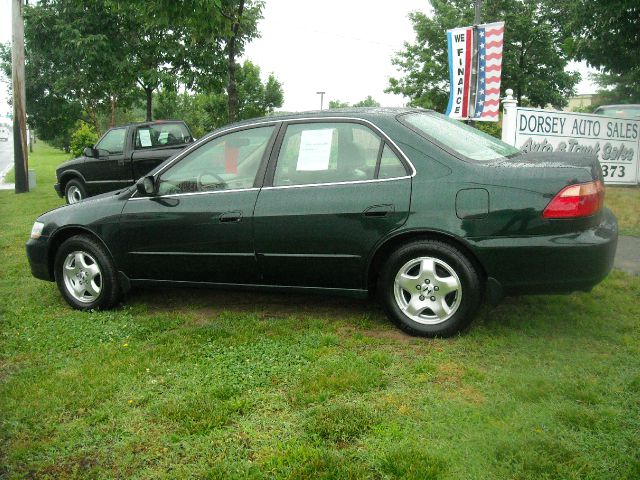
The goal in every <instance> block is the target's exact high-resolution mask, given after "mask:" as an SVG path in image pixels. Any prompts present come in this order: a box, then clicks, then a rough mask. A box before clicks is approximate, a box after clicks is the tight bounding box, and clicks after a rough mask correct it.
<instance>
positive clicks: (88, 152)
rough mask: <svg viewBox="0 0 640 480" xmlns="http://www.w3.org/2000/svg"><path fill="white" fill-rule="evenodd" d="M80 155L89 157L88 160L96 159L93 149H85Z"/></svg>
mask: <svg viewBox="0 0 640 480" xmlns="http://www.w3.org/2000/svg"><path fill="white" fill-rule="evenodd" d="M82 154H83V155H84V156H85V157H89V158H94V157H96V151H95V150H94V149H93V147H87V148H85V149H84V150H83V151H82Z"/></svg>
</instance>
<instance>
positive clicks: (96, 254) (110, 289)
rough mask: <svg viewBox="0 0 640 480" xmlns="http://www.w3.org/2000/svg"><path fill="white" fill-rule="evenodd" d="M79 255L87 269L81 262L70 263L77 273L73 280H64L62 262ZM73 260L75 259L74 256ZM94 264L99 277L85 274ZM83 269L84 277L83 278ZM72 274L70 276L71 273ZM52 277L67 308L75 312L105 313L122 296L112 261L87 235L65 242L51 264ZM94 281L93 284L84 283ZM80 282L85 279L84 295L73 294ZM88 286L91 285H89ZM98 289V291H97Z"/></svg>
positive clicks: (102, 247) (103, 249) (79, 287)
mask: <svg viewBox="0 0 640 480" xmlns="http://www.w3.org/2000/svg"><path fill="white" fill-rule="evenodd" d="M76 252H79V253H81V254H82V257H83V262H86V264H87V267H86V268H84V267H83V266H82V265H84V263H82V262H80V263H78V261H75V262H72V263H73V266H74V267H75V266H78V271H77V272H74V273H76V274H75V275H73V278H69V277H68V276H67V278H65V273H64V272H65V263H66V262H67V261H68V260H69V261H70V257H71V256H72V255H73V254H74V253H76ZM74 257H75V256H74ZM93 263H95V264H97V268H98V271H99V280H98V275H96V276H95V277H92V273H87V272H88V271H90V270H92V269H93V270H95V268H94V267H92V264H93ZM83 270H84V278H83V277H82V275H83ZM70 275H71V274H70ZM54 276H55V279H56V284H57V285H58V289H59V290H60V293H62V296H63V297H64V299H65V300H66V301H67V303H68V304H69V305H71V306H72V307H73V308H76V309H78V310H106V309H109V308H111V307H113V306H114V305H116V304H117V303H118V300H119V299H120V296H121V291H120V285H119V284H118V276H117V271H116V269H115V267H114V265H113V261H112V260H111V257H110V255H109V253H108V252H107V251H106V249H105V248H104V246H102V244H100V243H99V242H98V241H97V240H96V239H94V238H92V237H90V236H88V235H76V236H74V237H71V238H69V239H67V240H65V241H64V242H63V243H62V245H60V248H59V249H58V251H57V253H56V258H55V263H54ZM92 278H93V279H94V280H95V281H94V283H93V284H91V282H89V281H87V280H91V279H92ZM83 280H85V282H84V283H85V285H87V286H86V287H85V288H86V289H87V290H86V291H85V292H84V293H82V294H80V293H79V292H77V291H76V292H75V294H74V293H73V291H74V289H73V288H72V287H73V286H74V285H75V284H76V282H79V285H78V286H77V288H78V289H81V288H82V286H81V285H82V283H83ZM89 285H90V286H89ZM96 286H97V287H99V288H96ZM96 290H99V292H97V294H96V295H92V293H91V291H93V292H95V291H96Z"/></svg>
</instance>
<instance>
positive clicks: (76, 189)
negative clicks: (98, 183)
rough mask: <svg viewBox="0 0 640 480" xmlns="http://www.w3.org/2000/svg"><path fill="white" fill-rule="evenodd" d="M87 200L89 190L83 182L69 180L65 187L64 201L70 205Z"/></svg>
mask: <svg viewBox="0 0 640 480" xmlns="http://www.w3.org/2000/svg"><path fill="white" fill-rule="evenodd" d="M85 198H87V189H86V188H85V186H84V183H83V182H82V180H79V179H76V178H74V179H73V180H69V181H68V182H67V184H66V185H65V187H64V199H65V201H66V202H67V203H68V204H72V203H78V202H79V201H80V200H84V199H85Z"/></svg>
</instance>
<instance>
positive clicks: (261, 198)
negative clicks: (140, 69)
mask: <svg viewBox="0 0 640 480" xmlns="http://www.w3.org/2000/svg"><path fill="white" fill-rule="evenodd" d="M603 201H604V186H603V183H602V174H601V171H600V166H599V164H598V161H597V159H596V158H595V157H590V156H586V155H579V154H561V153H555V154H550V153H539V154H536V153H528V154H522V153H520V152H519V151H518V150H516V149H515V148H513V147H511V146H509V145H507V144H505V143H502V142H500V141H498V140H496V139H495V138H492V137H490V136H487V135H485V134H483V133H481V132H480V131H478V130H476V129H473V128H470V127H467V126H466V125H464V124H461V123H459V122H457V121H453V120H450V119H448V118H446V117H444V116H442V115H439V114H437V113H434V112H431V111H426V110H416V109H353V110H340V111H324V112H313V113H308V114H297V115H288V116H279V117H278V116H277V117H267V118H261V119H255V120H251V121H246V122H242V123H237V124H234V125H230V126H227V127H224V128H221V129H219V130H216V131H214V132H212V133H211V134H209V135H208V136H206V137H204V138H202V139H201V140H199V141H198V142H196V143H194V144H193V145H191V146H189V147H188V148H187V149H185V150H183V151H182V152H180V153H179V154H178V155H176V156H175V157H173V158H170V159H169V160H167V161H166V162H164V163H163V164H161V165H160V166H159V167H157V168H156V169H155V170H153V171H152V172H151V173H150V174H149V175H147V176H146V177H144V178H142V179H140V180H139V181H138V182H137V184H136V185H135V186H133V187H131V188H128V189H125V190H121V191H118V192H113V193H108V194H104V195H100V196H97V197H93V198H90V199H87V200H84V201H81V202H79V203H77V204H74V205H68V206H64V207H61V208H58V209H56V210H53V211H50V212H48V213H45V214H44V215H42V216H40V217H39V218H38V219H37V221H36V223H35V224H34V226H33V231H32V233H31V239H30V240H29V241H28V242H27V255H28V257H29V262H30V264H31V271H32V273H33V275H35V276H36V277H37V278H41V279H43V280H49V281H55V282H56V283H57V284H58V288H59V289H60V292H61V293H62V296H63V297H64V298H65V300H66V301H67V302H68V303H69V304H70V305H71V306H72V307H74V308H78V309H82V310H89V309H104V308H110V307H113V306H114V305H116V304H117V303H118V302H119V300H120V299H121V298H122V296H123V294H125V293H126V292H128V291H130V290H131V288H132V287H136V286H138V285H166V284H174V285H182V286H212V287H216V286H217V287H223V286H224V287H228V286H235V287H237V288H249V289H252V288H260V289H271V290H288V291H300V292H309V291H314V292H325V293H327V294H343V295H351V296H355V297H367V296H369V295H371V296H373V295H375V296H377V298H378V299H379V300H380V302H381V303H382V305H383V306H384V309H385V311H386V312H387V314H388V315H389V318H390V319H391V320H393V321H394V322H395V323H396V324H397V325H398V326H399V327H400V328H402V329H403V330H405V331H406V332H408V333H410V334H412V335H420V336H449V335H452V334H455V333H457V332H459V331H460V330H462V329H463V328H465V327H466V326H467V325H469V323H470V322H471V320H472V319H473V316H474V314H475V312H476V310H477V309H478V306H479V305H480V303H481V301H482V300H483V299H487V300H489V301H492V302H495V301H497V300H498V299H500V298H501V297H502V296H503V295H510V294H526V293H563V292H572V291H576V290H582V291H589V290H590V289H591V288H592V287H593V286H594V285H596V284H597V283H598V282H600V281H601V280H602V279H603V278H604V277H605V276H606V275H607V274H608V272H609V271H610V270H611V267H612V263H613V258H614V255H615V250H616V243H617V236H618V229H617V223H616V219H615V217H614V216H613V214H612V213H611V212H610V211H609V210H608V209H606V208H604V207H603Z"/></svg>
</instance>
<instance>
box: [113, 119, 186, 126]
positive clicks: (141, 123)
mask: <svg viewBox="0 0 640 480" xmlns="http://www.w3.org/2000/svg"><path fill="white" fill-rule="evenodd" d="M163 123H184V124H185V125H186V123H185V121H184V120H153V121H151V122H131V123H125V124H124V125H116V126H114V127H112V128H124V127H149V126H151V125H161V124H163Z"/></svg>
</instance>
